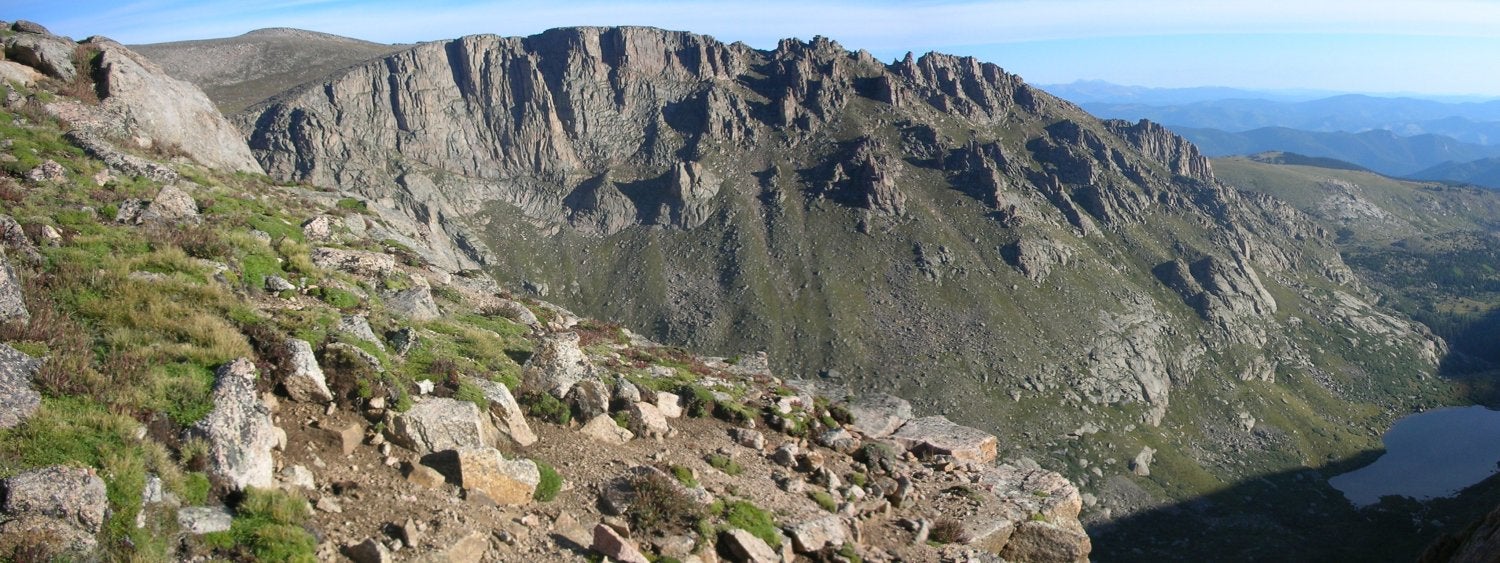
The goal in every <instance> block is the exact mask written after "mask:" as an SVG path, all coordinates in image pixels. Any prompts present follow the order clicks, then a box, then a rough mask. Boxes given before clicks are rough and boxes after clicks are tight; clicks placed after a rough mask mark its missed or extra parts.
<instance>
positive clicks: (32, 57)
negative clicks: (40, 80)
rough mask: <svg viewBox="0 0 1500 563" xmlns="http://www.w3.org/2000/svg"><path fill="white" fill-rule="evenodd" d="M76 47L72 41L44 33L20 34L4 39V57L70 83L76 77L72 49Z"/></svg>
mask: <svg viewBox="0 0 1500 563" xmlns="http://www.w3.org/2000/svg"><path fill="white" fill-rule="evenodd" d="M76 47H77V45H76V44H75V43H73V42H72V41H69V40H67V39H64V38H61V37H57V36H54V35H50V34H47V33H46V32H45V31H43V32H41V33H22V34H20V35H15V36H11V37H9V38H6V40H5V57H6V58H8V59H10V60H13V61H16V62H18V63H21V64H24V65H26V66H29V67H31V68H34V69H36V70H37V71H39V72H41V73H42V74H45V75H47V76H51V77H53V78H56V79H58V80H61V81H63V82H72V81H73V79H75V78H77V77H78V72H77V70H76V69H74V68H73V49H75V48H76Z"/></svg>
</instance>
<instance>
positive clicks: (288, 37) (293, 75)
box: [131, 28, 404, 114]
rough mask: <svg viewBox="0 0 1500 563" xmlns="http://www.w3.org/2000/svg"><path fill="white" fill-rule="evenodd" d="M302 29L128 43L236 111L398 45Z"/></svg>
mask: <svg viewBox="0 0 1500 563" xmlns="http://www.w3.org/2000/svg"><path fill="white" fill-rule="evenodd" d="M402 48H404V46H400V45H383V44H380V43H370V42H368V41H360V40H358V39H350V38H348V37H339V36H337V35H329V34H327V33H318V32H313V31H304V30H300V29H286V28H273V29H257V30H255V31H251V32H249V33H246V34H244V35H240V36H236V37H226V38H223V39H205V40H197V41H176V42H172V43H153V44H149V45H132V46H131V49H133V50H135V51H136V52H137V53H140V54H142V55H145V56H146V57H148V58H150V59H151V60H153V61H155V62H156V64H158V65H161V66H162V68H164V69H166V71H167V73H168V74H170V75H172V76H173V77H174V78H178V79H181V80H186V81H189V82H192V83H194V84H197V85H198V87H199V88H202V89H203V91H204V92H205V93H207V94H208V95H209V97H210V98H212V99H213V100H214V101H215V102H217V103H218V104H219V109H220V111H223V112H224V113H226V114H229V113H234V112H236V111H239V110H241V109H244V108H245V107H246V106H249V105H251V104H254V103H257V102H260V101H261V100H264V99H266V98H269V97H271V96H272V95H274V94H276V93H278V92H281V91H282V90H285V89H287V88H288V87H290V86H292V85H295V84H302V83H304V82H311V81H315V80H321V79H322V78H323V77H325V76H327V75H328V74H329V73H331V72H333V71H336V70H338V69H341V68H344V67H347V66H349V65H352V64H354V63H357V62H361V61H365V60H369V59H372V58H375V57H378V56H380V55H384V54H386V53H390V52H392V51H395V50H398V49H402Z"/></svg>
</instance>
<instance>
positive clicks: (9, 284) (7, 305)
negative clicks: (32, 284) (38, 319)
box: [0, 255, 31, 323]
mask: <svg viewBox="0 0 1500 563" xmlns="http://www.w3.org/2000/svg"><path fill="white" fill-rule="evenodd" d="M0 321H21V323H30V321H31V312H30V311H27V309H26V296H23V293H21V278H20V276H17V275H15V270H13V269H10V260H7V258H5V257H3V255H0Z"/></svg>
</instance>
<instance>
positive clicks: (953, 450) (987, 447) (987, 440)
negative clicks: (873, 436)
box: [891, 416, 999, 463]
mask: <svg viewBox="0 0 1500 563" xmlns="http://www.w3.org/2000/svg"><path fill="white" fill-rule="evenodd" d="M891 440H892V441H894V442H896V443H897V444H900V445H901V447H903V448H906V449H907V451H910V452H913V453H916V454H918V455H950V456H953V458H954V459H957V460H960V461H972V462H976V463H989V462H991V461H994V460H995V455H996V447H997V446H998V444H999V440H997V439H996V438H995V436H994V435H993V434H990V433H988V432H984V431H982V430H976V429H974V428H969V427H967V426H960V425H958V424H954V423H953V422H951V421H949V420H948V419H947V417H944V416H927V417H922V418H918V419H915V420H911V421H909V422H907V423H906V424H903V425H902V426H901V429H899V430H897V431H896V433H895V434H892V435H891Z"/></svg>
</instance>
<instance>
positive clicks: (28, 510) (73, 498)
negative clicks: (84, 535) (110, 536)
mask: <svg viewBox="0 0 1500 563" xmlns="http://www.w3.org/2000/svg"><path fill="white" fill-rule="evenodd" d="M108 509H109V500H108V498H106V496H105V487H104V480H103V479H100V478H99V476H98V475H95V474H94V471H93V470H92V469H84V468H79V467H65V466H51V467H43V468H41V469H34V470H31V471H27V472H25V473H21V474H19V475H16V476H14V477H11V478H9V479H6V480H5V501H4V502H3V504H0V510H3V511H4V512H5V513H6V514H8V515H11V516H13V517H20V516H44V517H47V518H52V519H55V520H57V521H58V522H60V523H63V524H65V525H67V526H72V527H75V528H78V529H81V530H84V531H86V532H89V533H91V534H92V533H97V532H98V531H99V529H100V528H101V527H103V526H104V518H105V514H106V512H107V511H108Z"/></svg>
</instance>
